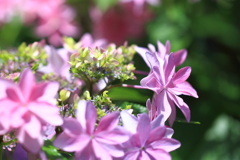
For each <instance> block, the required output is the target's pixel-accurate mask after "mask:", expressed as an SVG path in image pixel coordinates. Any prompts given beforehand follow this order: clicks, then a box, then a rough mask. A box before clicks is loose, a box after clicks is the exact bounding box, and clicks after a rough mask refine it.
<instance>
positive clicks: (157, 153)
mask: <svg viewBox="0 0 240 160" xmlns="http://www.w3.org/2000/svg"><path fill="white" fill-rule="evenodd" d="M146 152H147V153H148V154H150V155H151V156H152V157H154V158H155V159H159V160H171V159H172V158H171V155H170V154H169V153H167V152H166V151H164V150H162V149H155V148H154V149H153V148H147V149H146Z"/></svg>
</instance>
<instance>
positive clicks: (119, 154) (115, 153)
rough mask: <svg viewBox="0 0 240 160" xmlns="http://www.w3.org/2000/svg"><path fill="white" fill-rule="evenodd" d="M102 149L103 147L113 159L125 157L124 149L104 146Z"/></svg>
mask: <svg viewBox="0 0 240 160" xmlns="http://www.w3.org/2000/svg"><path fill="white" fill-rule="evenodd" d="M102 147H103V148H104V149H105V150H106V151H107V152H108V153H109V154H110V155H111V156H112V157H122V156H124V152H123V149H122V148H121V147H120V146H114V145H105V144H102Z"/></svg>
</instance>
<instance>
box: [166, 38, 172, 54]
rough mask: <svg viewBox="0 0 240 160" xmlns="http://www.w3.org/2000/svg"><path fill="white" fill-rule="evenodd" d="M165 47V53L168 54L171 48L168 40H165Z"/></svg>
mask: <svg viewBox="0 0 240 160" xmlns="http://www.w3.org/2000/svg"><path fill="white" fill-rule="evenodd" d="M165 48H166V54H169V53H170V49H171V44H170V41H169V40H167V41H166V44H165Z"/></svg>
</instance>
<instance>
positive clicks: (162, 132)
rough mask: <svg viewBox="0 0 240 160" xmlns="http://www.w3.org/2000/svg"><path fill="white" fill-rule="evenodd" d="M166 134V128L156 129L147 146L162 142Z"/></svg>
mask: <svg viewBox="0 0 240 160" xmlns="http://www.w3.org/2000/svg"><path fill="white" fill-rule="evenodd" d="M165 133H166V127H165V126H162V127H157V128H155V129H153V130H151V132H150V134H149V137H148V140H147V142H146V145H147V144H151V143H153V142H155V141H157V140H161V139H162V138H163V137H164V135H165Z"/></svg>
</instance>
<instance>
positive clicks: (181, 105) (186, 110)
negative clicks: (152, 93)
mask: <svg viewBox="0 0 240 160" xmlns="http://www.w3.org/2000/svg"><path fill="white" fill-rule="evenodd" d="M168 95H169V97H170V98H171V99H172V100H173V101H174V103H175V104H176V105H177V106H178V108H179V109H180V110H181V111H182V112H183V114H184V116H185V118H186V120H187V121H188V122H190V109H189V107H188V105H187V104H186V103H185V102H184V101H183V100H182V98H180V97H178V96H176V95H173V94H172V93H170V92H168Z"/></svg>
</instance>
